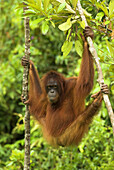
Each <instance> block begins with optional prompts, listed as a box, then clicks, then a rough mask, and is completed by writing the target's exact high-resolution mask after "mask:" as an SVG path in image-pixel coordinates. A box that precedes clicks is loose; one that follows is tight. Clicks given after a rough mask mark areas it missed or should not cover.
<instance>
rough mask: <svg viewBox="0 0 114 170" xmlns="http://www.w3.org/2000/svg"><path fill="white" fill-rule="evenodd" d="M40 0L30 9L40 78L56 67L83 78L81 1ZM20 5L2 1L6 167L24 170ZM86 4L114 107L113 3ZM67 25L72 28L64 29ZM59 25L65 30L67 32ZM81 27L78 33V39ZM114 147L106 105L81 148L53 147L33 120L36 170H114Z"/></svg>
mask: <svg viewBox="0 0 114 170" xmlns="http://www.w3.org/2000/svg"><path fill="white" fill-rule="evenodd" d="M26 2H27V1H26ZM40 2H41V0H40V1H39V0H37V1H34V0H29V1H28V5H29V6H31V8H30V9H29V13H28V14H26V15H29V16H31V21H30V27H31V56H32V57H31V58H32V60H33V61H34V62H35V65H36V66H38V70H39V73H40V76H42V75H43V74H44V73H45V72H47V71H49V70H50V69H54V70H57V71H59V72H62V73H63V74H64V75H66V76H68V77H69V76H73V75H78V73H79V67H80V62H81V58H80V56H81V53H82V45H81V44H82V42H81V38H80V32H82V27H83V26H84V24H83V23H81V20H80V17H79V14H78V11H76V15H75V13H73V11H75V9H76V2H77V1H74V0H67V1H66V2H64V0H59V1H52V0H50V1H45V0H44V1H42V4H41V3H40ZM61 2H62V3H61ZM34 3H35V6H34ZM36 3H39V4H37V5H36ZM18 4H20V1H18V0H14V1H5V0H2V1H1V21H2V22H1V24H0V30H1V33H2V34H1V35H2V39H1V50H0V56H1V58H0V169H4V170H5V169H11V170H15V169H23V163H24V111H25V108H24V106H23V104H22V102H21V99H20V96H21V91H22V90H21V88H22V87H21V86H22V72H23V68H22V67H21V57H22V56H23V55H24V28H23V25H24V24H23V19H22V13H23V10H22V8H18V7H17V9H16V6H19V7H20V6H21V7H23V5H22V4H21V5H18ZM82 5H83V9H85V11H84V12H85V13H86V17H87V19H88V22H89V25H90V26H92V27H93V28H94V29H95V39H94V45H95V47H96V50H97V53H98V56H99V58H100V62H101V66H102V71H103V75H104V79H105V83H106V84H108V85H109V90H110V95H109V97H110V101H111V104H112V106H113V104H114V103H113V99H114V98H113V90H114V77H113V72H114V68H113V64H114V63H113V56H114V49H113V38H112V36H113V32H111V31H112V30H113V14H114V13H113V9H114V8H113V6H114V5H113V1H110V2H109V1H96V0H87V1H85V0H84V1H83V4H82ZM72 10H73V11H72ZM55 14H56V15H55ZM61 16H64V17H61ZM73 17H74V18H73ZM75 20H76V22H75ZM62 24H63V25H62ZM65 24H67V28H68V30H64V29H65V28H66V26H65V28H64V25H65ZM61 25H62V26H61ZM80 25H81V26H82V27H81V26H80ZM58 27H59V28H62V29H61V30H62V31H61V30H60V29H58ZM76 27H77V28H78V29H77V30H78V31H77V34H76V35H75V30H76V29H75V28H76ZM42 33H43V34H42ZM75 38H76V39H75ZM62 44H63V45H62ZM77 45H78V47H77ZM66 49H67V50H68V51H67V50H66ZM75 51H77V53H76V52H75ZM96 82H97V72H95V83H94V84H95V86H94V88H93V91H92V93H95V92H97V91H98V90H99V86H98V84H97V83H96ZM89 101H90V96H88V97H87V101H86V102H87V104H88V103H89ZM113 144H114V139H113V136H112V128H111V124H110V120H109V117H108V114H107V110H106V108H105V104H104V102H103V104H102V108H101V111H100V112H99V115H98V116H96V117H95V119H94V121H93V123H92V125H91V127H90V130H89V134H88V135H86V137H85V138H84V139H83V141H82V142H81V143H80V145H79V146H78V147H75V146H74V147H69V148H62V147H60V148H52V147H51V146H49V145H48V144H47V143H46V141H45V140H44V138H43V137H42V133H41V130H40V128H39V126H38V124H37V122H36V121H34V120H33V119H32V118H31V169H41V170H42V169H44V170H46V169H55V170H57V169H60V170H62V169H66V170H67V169H68V170H69V169H92V170H97V169H105V170H109V169H110V170H112V169H114V145H113Z"/></svg>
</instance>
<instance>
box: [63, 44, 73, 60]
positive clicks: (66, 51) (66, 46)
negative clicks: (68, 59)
mask: <svg viewBox="0 0 114 170" xmlns="http://www.w3.org/2000/svg"><path fill="white" fill-rule="evenodd" d="M72 45H73V42H70V41H65V42H64V44H63V46H62V48H61V51H62V52H63V56H64V57H65V56H67V55H68V54H69V53H70V51H71V49H72Z"/></svg>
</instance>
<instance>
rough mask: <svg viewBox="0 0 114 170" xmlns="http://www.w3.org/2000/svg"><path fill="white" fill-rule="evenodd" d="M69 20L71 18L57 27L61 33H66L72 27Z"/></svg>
mask: <svg viewBox="0 0 114 170" xmlns="http://www.w3.org/2000/svg"><path fill="white" fill-rule="evenodd" d="M70 20H71V18H68V19H67V21H66V22H64V23H62V24H61V25H59V26H58V28H59V29H60V30H61V31H67V30H68V29H69V28H70V27H71V26H72V23H71V21H70Z"/></svg>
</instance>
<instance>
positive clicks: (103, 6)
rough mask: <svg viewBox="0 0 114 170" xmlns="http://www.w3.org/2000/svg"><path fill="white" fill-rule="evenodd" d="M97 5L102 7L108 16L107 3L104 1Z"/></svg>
mask: <svg viewBox="0 0 114 170" xmlns="http://www.w3.org/2000/svg"><path fill="white" fill-rule="evenodd" d="M97 6H98V7H99V8H100V9H102V11H103V12H104V13H105V14H106V15H107V16H108V10H107V8H106V5H105V4H104V3H103V4H97Z"/></svg>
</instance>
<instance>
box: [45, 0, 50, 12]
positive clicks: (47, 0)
mask: <svg viewBox="0 0 114 170" xmlns="http://www.w3.org/2000/svg"><path fill="white" fill-rule="evenodd" d="M49 1H50V0H44V10H45V11H46V10H47V8H48V5H49Z"/></svg>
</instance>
